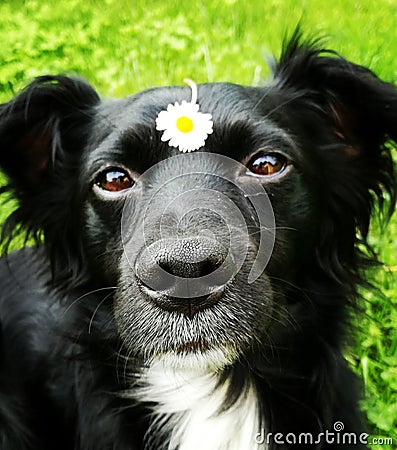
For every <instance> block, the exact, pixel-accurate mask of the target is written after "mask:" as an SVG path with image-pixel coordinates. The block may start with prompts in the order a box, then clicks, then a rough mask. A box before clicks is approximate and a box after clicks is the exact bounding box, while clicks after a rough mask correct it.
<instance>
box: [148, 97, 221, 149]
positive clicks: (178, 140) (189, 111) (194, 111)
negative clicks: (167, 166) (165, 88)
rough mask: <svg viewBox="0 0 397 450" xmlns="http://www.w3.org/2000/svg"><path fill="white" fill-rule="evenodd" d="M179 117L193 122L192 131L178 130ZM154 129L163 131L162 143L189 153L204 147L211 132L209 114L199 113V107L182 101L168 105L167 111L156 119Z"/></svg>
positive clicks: (211, 124)
mask: <svg viewBox="0 0 397 450" xmlns="http://www.w3.org/2000/svg"><path fill="white" fill-rule="evenodd" d="M180 117H188V118H189V119H190V120H191V121H192V122H193V129H192V130H191V131H188V132H183V131H181V130H179V129H178V127H177V121H178V119H179V118H180ZM156 129H157V130H158V131H164V133H163V134H162V136H161V140H162V141H163V142H166V141H169V142H168V145H169V146H171V147H177V148H179V150H180V151H181V152H184V153H186V152H191V151H194V150H197V149H199V148H201V147H203V146H204V145H205V140H206V139H207V137H208V135H209V134H211V133H212V132H213V122H212V115H211V114H203V113H201V112H199V105H198V104H196V103H194V104H193V103H189V102H186V100H183V101H182V103H181V104H179V103H178V102H175V103H174V104H169V105H168V106H167V110H163V111H160V113H159V114H158V116H157V118H156Z"/></svg>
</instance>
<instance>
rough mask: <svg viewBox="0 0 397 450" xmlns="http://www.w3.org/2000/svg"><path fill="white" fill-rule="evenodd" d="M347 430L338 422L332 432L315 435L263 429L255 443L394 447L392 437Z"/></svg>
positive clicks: (327, 431) (256, 436)
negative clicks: (269, 431) (268, 431)
mask: <svg viewBox="0 0 397 450" xmlns="http://www.w3.org/2000/svg"><path fill="white" fill-rule="evenodd" d="M344 430H345V424H344V423H343V422H341V421H337V422H335V423H334V425H333V429H332V430H325V431H324V432H321V433H318V434H314V433H299V434H296V433H266V432H265V430H264V429H263V428H262V430H261V432H260V433H257V434H256V435H255V443H256V444H258V445H265V446H268V445H270V444H277V445H285V444H289V445H319V444H338V445H358V444H361V445H393V439H392V438H390V437H383V436H382V437H380V436H377V437H375V436H371V435H369V434H368V433H353V432H347V431H344Z"/></svg>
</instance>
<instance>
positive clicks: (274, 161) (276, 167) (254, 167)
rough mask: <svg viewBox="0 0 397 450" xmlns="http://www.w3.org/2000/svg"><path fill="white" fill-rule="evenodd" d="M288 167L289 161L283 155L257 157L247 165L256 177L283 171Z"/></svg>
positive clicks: (271, 154) (270, 154)
mask: <svg viewBox="0 0 397 450" xmlns="http://www.w3.org/2000/svg"><path fill="white" fill-rule="evenodd" d="M286 166H287V159H286V158H285V157H284V156H283V155H276V154H273V153H269V154H262V155H255V156H254V157H253V158H252V159H251V161H250V162H249V163H248V164H247V168H248V169H249V170H250V171H251V172H252V173H254V174H255V175H260V176H263V177H266V176H270V175H274V174H276V173H279V172H281V171H283V170H284V169H285V168H286Z"/></svg>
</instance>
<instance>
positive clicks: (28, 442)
mask: <svg viewBox="0 0 397 450" xmlns="http://www.w3.org/2000/svg"><path fill="white" fill-rule="evenodd" d="M183 99H185V100H187V101H188V100H189V99H190V90H189V89H188V88H180V87H167V88H158V89H157V88H156V89H151V90H148V91H145V92H142V93H138V94H136V95H134V96H131V97H128V98H126V99H122V100H115V101H101V100H100V99H99V97H98V95H97V94H96V92H95V91H94V89H93V88H92V87H91V86H90V85H89V84H87V83H86V82H84V81H82V80H80V79H71V78H68V77H64V76H46V77H41V78H38V79H36V80H35V81H33V82H32V83H31V84H30V85H29V86H28V87H27V88H26V89H25V90H24V91H23V92H21V93H20V94H19V95H17V96H16V97H15V98H14V99H13V100H11V101H10V102H9V103H6V104H3V105H1V106H0V167H1V169H2V171H3V172H4V173H5V174H6V176H7V179H8V185H7V187H5V188H4V189H3V190H4V191H8V192H9V193H10V195H11V196H12V197H13V198H15V199H17V206H16V208H15V210H14V212H13V213H12V214H11V215H10V216H9V217H8V219H7V221H6V223H5V225H4V228H3V235H2V238H3V243H4V244H5V245H6V246H7V243H9V241H10V239H11V238H12V237H13V236H14V235H15V234H16V233H19V232H20V231H22V230H23V231H24V232H25V236H26V241H25V243H26V248H24V249H22V250H20V251H17V252H12V253H11V252H9V253H8V255H7V256H5V257H4V258H3V259H2V260H1V262H0V286H1V293H0V319H1V322H0V324H1V335H0V338H1V340H0V344H1V347H0V448H1V449H2V450H22V449H24V450H27V449H30V450H50V449H51V450H54V449H57V450H62V449H65V450H66V449H68V450H70V449H76V450H77V449H80V450H108V449H115V450H124V449H141V448H143V445H144V444H143V441H144V435H145V432H146V430H147V429H148V427H149V424H150V420H151V416H150V412H151V411H152V408H154V409H155V405H150V404H141V403H140V402H139V401H138V400H134V399H133V398H131V396H130V397H129V398H125V397H123V396H121V395H120V394H122V393H123V392H124V391H125V390H126V389H133V387H132V388H131V376H130V374H133V373H134V372H139V371H140V370H141V368H142V367H144V366H145V357H146V356H147V355H146V354H145V353H148V354H149V356H153V354H155V353H156V351H159V352H164V351H176V349H177V348H178V346H179V345H182V344H183V342H182V341H181V339H182V337H181V336H180V335H178V334H177V332H176V331H175V327H171V325H168V323H169V322H168V321H170V322H172V321H174V322H172V323H173V325H178V326H179V327H182V328H183V327H184V326H187V325H186V324H187V323H188V322H189V321H190V322H191V323H192V324H193V327H194V331H192V335H194V333H196V334H197V335H198V336H203V337H204V338H205V339H204V340H205V342H206V345H207V344H208V345H213V346H216V345H217V344H219V343H221V342H222V339H224V340H227V341H233V340H238V341H240V338H241V341H244V343H245V344H244V345H240V344H239V343H236V346H237V349H238V352H239V358H237V359H236V360H235V362H234V363H233V364H231V365H230V366H227V367H226V368H223V372H222V374H221V380H223V381H225V380H226V379H227V378H228V379H229V380H230V381H231V383H230V386H231V387H230V392H229V394H230V395H229V399H228V402H226V403H227V404H226V405H225V408H227V407H228V406H230V404H233V403H234V402H235V401H236V399H237V398H238V397H239V396H240V395H241V393H242V392H244V389H243V388H244V386H245V385H246V383H247V380H251V381H252V382H253V384H254V385H255V387H256V389H257V392H258V397H259V402H260V405H261V415H262V422H263V425H264V428H265V429H266V431H267V432H272V433H276V432H282V433H288V432H296V433H299V432H312V433H319V432H321V431H324V430H327V429H328V430H332V427H333V424H334V422H336V421H337V420H339V421H342V422H343V423H344V424H345V429H346V430H347V431H356V432H363V431H365V429H364V428H363V425H362V422H361V418H360V414H359V411H358V405H357V400H358V396H357V393H356V387H355V386H356V381H355V379H354V376H353V375H352V373H351V372H350V370H349V369H348V367H347V364H346V361H345V360H344V358H343V356H342V349H343V344H344V343H345V340H346V339H347V338H348V335H347V334H346V330H348V329H349V314H350V313H351V312H352V311H354V310H355V309H354V306H355V305H356V300H357V297H358V294H357V289H358V287H359V286H360V285H366V282H365V278H364V273H363V271H364V269H365V268H367V267H368V266H369V265H371V264H374V263H376V255H375V254H374V252H373V251H372V249H371V247H370V245H369V243H368V241H367V234H368V227H369V222H370V216H371V214H372V213H373V210H374V208H375V207H376V204H380V205H381V206H385V205H384V204H385V203H387V204H388V205H389V209H388V213H389V214H391V212H392V211H393V207H394V204H395V197H396V183H395V175H394V171H393V162H392V158H391V150H390V149H391V145H389V143H390V142H393V141H394V142H397V92H396V89H395V87H394V86H393V85H392V84H389V83H385V82H383V81H381V80H380V79H379V78H377V77H376V76H375V75H374V74H373V73H372V72H370V71H369V70H368V69H366V68H363V67H361V66H358V65H355V64H353V63H350V62H348V61H346V60H345V59H343V58H341V57H339V56H337V55H335V54H334V53H332V52H330V51H327V50H322V49H321V48H320V47H319V44H318V43H317V42H304V41H303V40H302V39H301V37H300V34H299V32H297V33H295V35H294V36H293V38H292V39H290V40H289V41H288V42H287V43H286V45H285V46H284V49H283V52H282V56H281V58H280V59H279V61H278V62H277V63H276V65H275V68H274V77H273V79H272V80H271V81H269V83H268V84H266V85H264V86H263V87H258V88H251V87H243V86H239V85H234V84H227V83H219V84H205V85H200V86H199V90H198V101H199V104H200V110H202V111H203V112H206V113H211V114H212V116H213V122H214V133H213V134H212V135H210V136H209V137H208V139H207V141H206V145H205V147H204V148H203V149H201V150H200V152H203V153H202V157H203V158H202V164H203V167H204V168H205V164H206V162H205V161H206V155H208V153H207V152H210V153H218V154H222V155H226V156H229V157H231V158H233V159H235V160H237V161H240V162H243V163H245V161H247V160H249V158H250V157H251V156H252V154H254V153H255V151H256V150H258V149H260V148H269V147H270V148H272V151H276V152H279V151H280V152H281V153H282V154H283V155H284V156H286V157H287V159H288V160H289V161H291V166H290V170H289V171H288V173H286V174H285V175H283V176H281V177H280V179H279V180H278V181H276V182H272V183H268V182H267V181H266V180H264V181H263V185H264V187H265V189H266V191H267V193H268V195H269V198H270V200H271V202H272V206H273V209H274V213H275V219H276V225H277V233H276V244H275V250H274V252H273V255H272V258H271V260H270V263H269V264H268V266H267V268H266V270H265V273H264V275H263V276H262V277H261V278H260V280H259V281H257V282H255V283H254V284H253V285H252V286H248V285H247V284H246V275H247V271H246V265H249V264H250V263H251V262H252V258H253V256H252V255H248V256H247V261H246V262H245V263H244V266H243V268H242V271H241V272H240V274H238V276H236V278H235V281H234V283H233V285H232V287H231V288H230V290H229V291H227V292H226V293H225V294H224V296H223V297H221V298H220V299H219V300H218V302H217V304H216V307H213V306H208V307H207V306H205V307H204V308H203V310H201V309H200V308H199V307H198V306H197V304H196V303H195V302H196V301H197V302H199V300H195V299H193V300H192V301H191V303H189V308H190V309H189V312H188V313H186V312H185V311H182V309H181V308H182V307H181V306H180V305H181V304H180V303H178V301H177V300H176V299H174V300H175V303H172V305H171V306H172V311H169V310H167V308H164V307H163V306H164V305H160V306H159V305H157V304H155V303H153V302H151V301H150V300H148V299H147V298H145V297H144V295H143V294H142V293H140V290H139V288H138V287H137V285H136V283H135V282H134V280H132V281H131V280H130V279H129V277H130V275H129V273H128V270H127V269H128V268H127V269H126V267H125V266H124V265H123V264H124V263H123V250H122V245H121V236H120V221H121V210H122V207H123V201H122V200H120V199H119V200H114V201H113V200H112V201H109V200H104V199H103V198H101V196H100V195H99V196H98V195H97V194H96V193H95V192H94V191H93V185H94V182H95V180H96V176H97V174H98V172H99V171H100V170H102V169H103V167H106V166H111V167H122V168H126V170H128V171H130V172H131V173H132V174H137V175H136V178H138V176H139V174H142V173H143V172H145V170H147V169H148V168H149V167H151V166H153V165H154V164H155V163H157V162H159V161H162V160H167V158H169V157H170V156H173V155H176V154H179V152H178V151H177V150H176V149H173V148H171V147H169V146H168V145H167V143H163V142H161V141H160V135H161V133H159V132H158V131H156V130H155V118H156V116H157V114H158V113H159V112H160V111H161V110H163V109H165V108H166V107H167V105H168V104H169V103H174V102H175V101H179V102H180V101H181V100H183ZM197 153H198V152H197ZM170 161H172V160H170ZM165 164H167V162H166V163H165ZM167 167H169V171H170V173H172V171H173V170H176V169H175V168H174V167H172V165H171V163H170V164H169V166H167ZM178 170H182V172H183V170H184V167H183V166H182V167H179V168H178ZM159 176H160V175H159ZM196 181H197V180H196ZM199 182H200V183H201V186H204V187H206V186H207V185H206V183H207V182H208V180H206V179H205V178H203V179H200V180H199ZM211 183H214V180H212V181H211ZM219 183H220V184H219V185H216V186H213V185H211V187H212V188H215V189H220V190H222V189H226V190H227V189H228V186H227V185H224V184H222V183H221V182H219ZM179 189H182V191H183V190H184V189H185V190H188V189H189V185H186V186H183V187H180V186H179ZM168 195H169V199H172V198H173V195H175V192H171V191H170V192H168ZM232 195H233V198H234V199H235V201H236V202H237V204H238V205H239V207H240V209H241V210H242V212H243V214H244V217H246V218H249V217H251V216H252V215H250V205H249V204H248V203H247V201H246V200H245V199H244V198H243V197H242V196H241V194H240V193H238V192H237V191H236V192H232ZM169 199H168V200H169ZM142 207H143V206H142V205H141V204H138V206H137V211H140V209H139V208H142ZM141 217H142V216H140V214H138V213H136V214H134V216H133V219H134V221H131V225H130V227H131V233H135V232H136V230H137V229H139V227H141V223H140V220H141ZM150 218H151V220H152V221H153V224H155V223H156V221H157V219H158V217H157V216H156V210H154V211H152V212H150ZM211 220H212V219H210V218H206V225H209V226H210V227H211V226H212V227H213V228H214V229H215V228H216V227H217V224H216V223H215V222H214V221H211ZM248 220H251V222H250V223H249V224H248V225H249V229H250V231H252V233H251V234H250V236H251V238H250V244H251V247H252V248H254V249H255V248H257V246H258V241H257V237H256V234H255V233H257V232H258V229H257V228H255V227H257V223H256V221H255V218H254V219H248ZM198 228H199V223H198V222H197V221H193V222H192V223H191V224H190V225H189V227H186V228H185V235H186V236H189V232H190V233H191V234H193V235H195V234H196V233H197V230H198ZM32 239H33V240H34V242H35V244H34V245H31V246H28V244H32V242H33V241H32ZM155 240H156V236H149V242H152V243H153V242H155ZM136 245H137V246H139V245H143V243H142V242H138V243H136ZM140 250H141V249H140ZM244 277H245V278H244ZM196 307H197V309H198V310H197V311H196V310H194V311H193V309H192V308H196ZM352 307H353V308H352ZM175 310H176V311H177V312H175ZM178 311H179V312H178ZM192 311H193V312H192ZM178 314H179V315H178ZM189 314H190V315H189ZM148 317H149V318H150V317H152V320H151V321H150V322H145V320H148ZM168 317H170V318H169V319H168ZM115 318H116V319H115ZM203 318H206V320H203ZM175 333H176V334H175ZM192 339H193V338H192ZM200 339H201V338H200ZM138 341H139V345H138V343H137V342H138ZM200 342H201V340H200ZM192 351H193V350H192ZM194 351H200V350H199V349H196V350H194ZM258 431H259V430H258ZM163 442H166V436H163ZM309 447H310V446H307V447H306V448H309ZM359 447H360V446H359V445H357V447H354V448H359ZM148 448H149V450H156V449H155V448H152V447H150V446H149V447H148ZM159 448H160V447H159ZM252 448H255V447H254V443H253V447H252ZM270 448H271V449H273V448H280V449H282V448H293V445H290V446H288V445H286V446H283V445H275V444H272V446H271V447H270ZM310 448H312V447H310ZM313 448H314V447H313ZM319 448H320V447H319ZM321 448H339V445H338V444H333V445H331V444H330V445H326V444H324V445H323V446H321ZM341 448H349V446H343V447H341ZM363 448H364V447H363Z"/></svg>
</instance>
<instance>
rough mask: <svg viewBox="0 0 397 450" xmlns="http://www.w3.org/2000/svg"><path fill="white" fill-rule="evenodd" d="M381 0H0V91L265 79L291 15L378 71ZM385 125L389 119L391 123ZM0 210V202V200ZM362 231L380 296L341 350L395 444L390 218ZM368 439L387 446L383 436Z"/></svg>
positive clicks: (390, 68)
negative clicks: (63, 84)
mask: <svg viewBox="0 0 397 450" xmlns="http://www.w3.org/2000/svg"><path fill="white" fill-rule="evenodd" d="M396 17H397V2H395V1H393V0H378V1H376V2H375V1H373V0H357V1H348V0H335V1H333V2H330V1H328V0H312V1H309V0H306V1H305V0H296V1H292V0H291V1H282V0H267V1H266V0H263V1H252V2H242V1H241V2H238V1H233V0H224V1H220V0H214V1H205V0H202V1H200V2H192V1H190V2H188V1H184V2H181V1H177V0H167V1H164V0H161V1H160V0H151V1H142V0H136V1H127V0H106V1H93V0H57V1H54V2H46V1H44V0H41V1H39V0H32V1H22V0H9V1H4V0H3V1H2V2H1V3H0V40H1V46H0V101H7V100H8V99H9V98H10V97H11V96H12V94H13V92H16V91H18V90H19V89H20V88H21V87H22V86H24V84H25V83H26V82H27V81H29V80H30V79H31V78H32V77H34V76H37V75H42V74H47V73H60V72H62V73H64V72H75V73H78V74H80V75H82V76H83V77H85V78H87V79H88V80H89V81H90V82H91V83H92V84H94V86H95V87H96V88H97V89H98V91H99V92H101V93H102V94H103V95H104V96H108V97H121V96H125V95H127V94H130V93H133V92H136V91H138V90H141V89H144V88H148V87H150V86H154V85H168V84H180V83H181V82H182V79H183V78H185V77H190V78H192V79H194V80H195V81H196V82H206V81H233V82H237V83H243V84H257V83H259V82H260V80H261V79H264V78H266V76H267V74H268V69H267V66H266V63H265V59H264V55H265V54H268V53H276V54H278V53H279V50H280V46H281V38H282V36H283V35H284V33H285V32H286V31H287V30H292V29H293V27H294V26H295V25H296V23H297V22H298V21H299V20H301V21H302V23H303V25H304V29H306V30H309V31H310V33H311V34H321V35H326V36H328V38H329V39H328V42H329V45H330V46H332V47H333V48H334V49H335V50H337V51H338V52H340V53H341V54H343V55H345V56H346V57H348V58H350V59H352V60H354V61H355V62H357V63H361V64H364V65H368V66H370V67H371V68H372V69H373V70H374V71H375V72H376V73H378V74H379V75H380V76H382V77H383V78H385V79H387V80H390V81H393V80H396V77H397V47H396V42H397V26H396ZM396 126H397V125H396ZM2 208H3V209H2V210H1V212H0V220H2V219H4V217H5V216H6V214H7V212H6V211H5V209H4V207H2ZM377 229H378V227H374V230H373V237H372V241H373V243H374V245H375V246H376V248H377V249H379V252H380V254H381V256H382V258H383V260H384V261H385V264H386V265H385V267H383V268H381V269H379V270H377V271H376V272H374V273H372V274H371V277H372V279H373V280H375V281H376V283H377V284H378V286H379V287H380V288H381V290H382V291H383V292H384V293H385V295H386V297H387V298H388V299H389V300H386V299H385V298H382V297H381V296H380V295H379V294H378V293H376V292H369V293H368V292H367V293H365V296H366V298H367V300H368V302H367V305H366V310H367V311H366V312H367V316H366V317H364V318H362V319H360V321H359V323H358V325H359V331H358V333H357V345H356V346H355V348H353V349H351V350H349V353H348V358H349V360H350V361H351V364H352V366H353V367H354V369H355V370H356V371H357V372H358V373H359V374H360V375H361V376H362V377H363V379H364V382H365V392H366V395H367V396H366V400H365V401H363V404H362V408H363V410H364V411H365V412H366V414H367V416H368V419H369V421H370V423H371V426H372V432H373V434H374V435H379V436H389V437H392V438H393V439H394V443H395V444H396V443H397V433H396V431H395V430H396V426H397V402H396V398H397V336H396V328H397V327H396V326H397V312H396V300H395V299H396V298H397V280H396V279H397V257H396V255H397V243H396V242H397V219H396V218H394V219H393V220H392V223H391V226H390V228H389V231H388V232H386V233H385V232H381V233H380V232H377ZM373 448H379V449H380V448H382V449H391V448H392V447H388V446H378V447H376V446H373Z"/></svg>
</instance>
